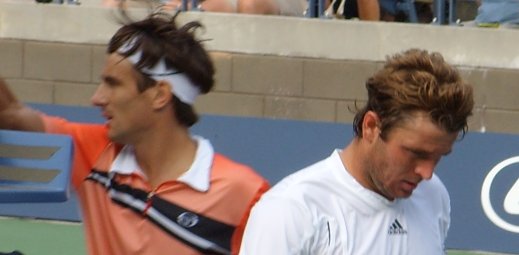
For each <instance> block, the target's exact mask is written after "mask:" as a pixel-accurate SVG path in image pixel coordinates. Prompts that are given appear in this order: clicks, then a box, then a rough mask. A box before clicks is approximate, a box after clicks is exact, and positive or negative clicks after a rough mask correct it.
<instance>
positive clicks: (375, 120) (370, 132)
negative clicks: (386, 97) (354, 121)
mask: <svg viewBox="0 0 519 255" xmlns="http://www.w3.org/2000/svg"><path fill="white" fill-rule="evenodd" d="M379 135H380V118H379V117H378V114H377V113H375V112H373V111H367V112H366V114H365V115H364V119H363V120H362V138H363V139H366V140H367V141H370V142H372V141H374V140H375V139H376V138H377V137H378V136H379Z"/></svg>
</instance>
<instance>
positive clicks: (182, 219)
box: [177, 212, 198, 228]
mask: <svg viewBox="0 0 519 255" xmlns="http://www.w3.org/2000/svg"><path fill="white" fill-rule="evenodd" d="M177 223H178V224H179V225H181V226H183V227H185V228H190V227H193V226H194V225H196V224H197V223H198V215H196V214H194V213H191V212H183V213H181V214H180V215H178V217H177Z"/></svg>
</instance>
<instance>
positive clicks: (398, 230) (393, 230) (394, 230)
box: [387, 219, 407, 235]
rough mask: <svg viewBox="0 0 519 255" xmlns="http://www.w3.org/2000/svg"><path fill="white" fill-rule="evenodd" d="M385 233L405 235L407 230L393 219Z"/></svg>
mask: <svg viewBox="0 0 519 255" xmlns="http://www.w3.org/2000/svg"><path fill="white" fill-rule="evenodd" d="M387 233H388V234H389V235H406V234H407V230H405V229H404V227H402V224H400V222H398V220H397V219H395V221H394V222H393V223H392V224H391V225H390V226H389V230H388V231H387Z"/></svg>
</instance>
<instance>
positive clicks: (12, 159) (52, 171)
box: [0, 130, 73, 203]
mask: <svg viewBox="0 0 519 255" xmlns="http://www.w3.org/2000/svg"><path fill="white" fill-rule="evenodd" d="M72 153H73V144H72V139H71V138H70V137H68V136H64V135H54V134H44V133H34V132H22V131H8V130H0V203H22V202H23V203H26V202H62V201H66V200H67V198H68V195H69V183H70V169H71V166H72Z"/></svg>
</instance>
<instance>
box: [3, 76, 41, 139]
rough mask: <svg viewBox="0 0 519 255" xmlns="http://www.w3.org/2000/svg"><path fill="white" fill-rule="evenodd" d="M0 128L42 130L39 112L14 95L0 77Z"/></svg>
mask: <svg viewBox="0 0 519 255" xmlns="http://www.w3.org/2000/svg"><path fill="white" fill-rule="evenodd" d="M0 129H11V130H22V131H35V132H43V131H44V125H43V120H42V119H41V117H40V115H39V113H38V112H37V111H36V110H34V109H32V108H30V107H28V106H26V105H24V104H23V103H21V102H20V101H18V99H17V98H16V97H15V96H14V94H13V93H12V92H11V90H10V89H9V87H8V86H7V83H5V81H4V79H2V78H0Z"/></svg>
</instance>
